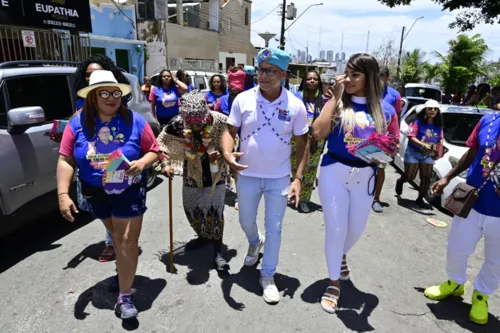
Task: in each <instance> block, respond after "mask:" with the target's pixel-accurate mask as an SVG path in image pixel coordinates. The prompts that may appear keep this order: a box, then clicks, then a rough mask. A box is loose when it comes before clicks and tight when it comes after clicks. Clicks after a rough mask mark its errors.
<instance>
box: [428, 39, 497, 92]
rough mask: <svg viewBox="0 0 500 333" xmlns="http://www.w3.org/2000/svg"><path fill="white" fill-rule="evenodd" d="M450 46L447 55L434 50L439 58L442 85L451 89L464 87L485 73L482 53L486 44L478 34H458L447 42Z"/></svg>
mask: <svg viewBox="0 0 500 333" xmlns="http://www.w3.org/2000/svg"><path fill="white" fill-rule="evenodd" d="M448 45H449V46H450V48H449V50H448V54H447V55H443V54H440V53H439V52H435V54H436V55H437V56H438V57H439V59H440V60H441V64H440V68H441V69H440V75H441V77H442V79H443V80H442V86H443V87H444V88H449V89H451V90H452V91H456V90H457V89H460V90H462V91H464V90H465V88H466V87H467V86H468V85H469V84H471V83H474V82H475V81H476V78H477V76H478V75H485V74H486V73H487V68H486V67H485V66H484V57H483V56H484V53H485V52H486V51H488V46H487V45H486V43H485V42H484V39H482V38H481V36H480V35H474V36H472V37H468V36H466V35H458V36H457V38H456V39H452V40H450V41H449V42H448Z"/></svg>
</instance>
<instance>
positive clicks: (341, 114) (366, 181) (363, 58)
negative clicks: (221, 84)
mask: <svg viewBox="0 0 500 333" xmlns="http://www.w3.org/2000/svg"><path fill="white" fill-rule="evenodd" d="M331 90H332V94H331V95H332V98H331V100H330V101H329V102H328V103H327V104H326V105H325V107H324V108H323V111H322V112H321V113H320V115H319V116H318V118H317V119H316V121H315V122H314V123H313V125H312V130H313V135H314V138H315V139H316V140H322V139H325V138H327V141H328V144H327V148H328V152H327V153H326V154H325V155H324V156H323V159H322V162H321V172H320V176H319V197H320V201H321V204H322V206H323V216H324V219H325V255H326V262H327V266H328V274H329V277H330V283H329V285H328V287H327V289H326V291H325V293H324V294H323V296H322V297H321V307H322V308H323V310H325V311H327V312H329V313H334V312H335V311H336V310H337V303H338V298H339V296H340V283H339V279H341V278H342V279H348V278H349V275H348V274H349V271H347V270H346V268H345V267H346V266H347V262H346V261H345V257H344V255H343V254H344V253H348V252H349V251H350V250H351V249H352V247H353V246H354V245H355V244H356V242H357V241H358V240H359V239H360V237H361V235H362V233H363V231H364V229H365V226H366V223H367V221H368V216H369V214H370V210H371V205H372V202H373V195H374V192H375V172H376V169H377V161H374V162H373V163H370V164H369V163H366V162H364V161H363V160H361V159H359V158H357V157H355V156H353V155H351V154H350V153H349V152H348V150H347V146H348V145H350V144H358V143H361V142H363V141H364V140H366V139H367V138H368V137H369V136H370V135H371V134H373V133H374V132H378V133H386V132H387V122H388V121H389V120H390V118H391V117H392V114H393V112H394V109H393V108H392V107H391V106H390V105H388V104H387V103H386V102H384V101H382V100H381V97H382V92H383V86H382V82H381V80H380V77H379V66H378V63H377V60H376V59H375V58H374V57H373V56H371V55H369V54H366V53H358V54H355V55H353V56H352V57H351V58H350V59H349V61H348V62H347V67H346V71H345V74H344V75H340V76H337V77H336V79H335V85H334V86H333V87H332V88H331ZM343 258H344V259H343ZM341 270H342V274H343V275H341ZM344 273H347V274H344Z"/></svg>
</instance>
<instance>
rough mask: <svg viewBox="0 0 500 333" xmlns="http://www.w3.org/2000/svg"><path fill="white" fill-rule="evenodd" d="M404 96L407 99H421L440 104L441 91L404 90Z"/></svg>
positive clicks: (415, 88)
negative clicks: (431, 100)
mask: <svg viewBox="0 0 500 333" xmlns="http://www.w3.org/2000/svg"><path fill="white" fill-rule="evenodd" d="M405 94H406V96H407V97H423V98H427V99H433V100H436V101H438V102H441V91H440V90H436V89H432V88H422V87H412V88H405Z"/></svg>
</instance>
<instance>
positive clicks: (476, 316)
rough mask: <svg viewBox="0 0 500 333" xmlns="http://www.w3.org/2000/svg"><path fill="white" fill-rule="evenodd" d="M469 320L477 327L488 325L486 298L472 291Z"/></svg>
mask: <svg viewBox="0 0 500 333" xmlns="http://www.w3.org/2000/svg"><path fill="white" fill-rule="evenodd" d="M469 319H470V320H471V321H472V322H474V323H476V324H479V325H486V324H487V323H488V296H486V295H485V294H481V293H480V292H479V291H477V290H474V294H473V295H472V308H471V309H470V313H469Z"/></svg>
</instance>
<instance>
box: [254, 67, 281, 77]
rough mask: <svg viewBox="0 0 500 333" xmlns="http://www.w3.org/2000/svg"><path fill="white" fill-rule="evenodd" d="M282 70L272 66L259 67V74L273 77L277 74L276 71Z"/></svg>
mask: <svg viewBox="0 0 500 333" xmlns="http://www.w3.org/2000/svg"><path fill="white" fill-rule="evenodd" d="M278 72H280V71H279V70H277V69H272V68H259V75H265V76H269V77H273V76H275V75H276V73H278Z"/></svg>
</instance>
